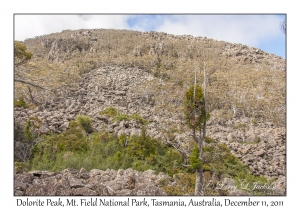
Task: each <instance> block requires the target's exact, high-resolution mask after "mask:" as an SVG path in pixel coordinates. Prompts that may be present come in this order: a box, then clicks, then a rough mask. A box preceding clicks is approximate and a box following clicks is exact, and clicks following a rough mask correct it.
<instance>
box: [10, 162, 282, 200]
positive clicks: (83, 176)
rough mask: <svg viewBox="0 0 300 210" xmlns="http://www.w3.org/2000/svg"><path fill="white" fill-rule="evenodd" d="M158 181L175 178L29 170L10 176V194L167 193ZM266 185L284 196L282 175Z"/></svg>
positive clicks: (246, 193) (134, 173) (167, 182)
mask: <svg viewBox="0 0 300 210" xmlns="http://www.w3.org/2000/svg"><path fill="white" fill-rule="evenodd" d="M163 183H164V184H163ZM220 183H222V186H223V185H225V186H235V184H234V180H233V179H229V178H225V179H224V180H222V181H220ZM162 184H163V185H164V186H165V185H168V186H176V185H177V183H176V178H174V177H173V178H171V177H169V176H168V175H166V174H164V173H159V174H158V175H156V174H155V172H154V171H152V170H148V171H145V172H138V171H135V170H132V169H126V170H123V169H119V170H118V171H115V170H111V169H107V170H106V171H103V170H98V169H93V170H91V171H90V172H89V173H88V172H86V170H85V169H83V168H82V169H80V170H75V169H64V170H62V171H61V172H47V171H33V172H29V173H22V174H15V175H14V195H15V196H166V195H168V194H167V193H166V192H165V191H164V190H163V189H162ZM218 187H220V186H218ZM269 187H270V188H272V189H271V190H269V191H268V192H269V193H271V195H285V188H286V186H285V180H284V178H279V179H278V180H276V181H275V182H274V183H273V184H272V185H270V186H269ZM249 190H250V191H249ZM221 191H222V190H221ZM221 191H220V193H222V192H221ZM216 193H218V190H217V191H216ZM227 194H228V195H229V196H249V195H251V189H248V191H244V190H238V189H234V190H233V188H232V189H229V190H228V192H227ZM220 195H223V194H220Z"/></svg>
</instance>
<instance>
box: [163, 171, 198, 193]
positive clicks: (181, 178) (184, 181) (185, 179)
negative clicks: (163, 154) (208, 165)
mask: <svg viewBox="0 0 300 210" xmlns="http://www.w3.org/2000/svg"><path fill="white" fill-rule="evenodd" d="M174 180H175V181H176V185H175V186H165V187H163V189H164V190H165V191H166V193H167V194H168V195H173V196H181V195H192V194H194V192H195V183H196V176H195V174H188V173H178V174H176V175H174Z"/></svg>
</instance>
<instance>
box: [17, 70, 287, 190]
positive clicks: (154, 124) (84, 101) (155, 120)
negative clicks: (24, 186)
mask: <svg viewBox="0 0 300 210" xmlns="http://www.w3.org/2000/svg"><path fill="white" fill-rule="evenodd" d="M148 82H154V84H157V85H162V86H163V85H164V83H163V82H162V83H161V82H160V80H159V79H157V78H155V77H153V76H152V75H151V74H150V73H148V72H147V71H145V70H142V69H138V68H132V67H125V66H105V67H102V68H99V69H94V70H92V71H90V72H89V73H86V74H83V75H82V79H81V81H80V83H79V84H78V87H77V88H73V89H66V90H64V93H63V94H61V97H58V98H56V99H55V100H53V101H51V102H49V103H46V104H44V105H42V106H38V107H36V108H35V109H33V110H30V109H23V108H15V109H14V117H15V121H16V122H20V123H21V124H24V123H25V122H26V121H27V120H28V118H29V117H31V116H33V117H37V118H38V119H40V120H41V126H40V132H41V133H44V134H46V133H60V132H62V131H65V130H67V129H68V127H69V123H70V121H71V120H75V119H76V117H77V116H78V115H87V116H89V117H91V119H92V121H93V122H92V125H93V128H94V130H95V131H100V130H103V129H105V130H106V131H108V132H111V133H116V134H118V135H120V134H123V133H124V134H126V135H129V136H130V135H134V134H140V132H141V129H142V125H141V124H139V123H138V122H137V121H134V120H130V121H119V122H115V121H113V119H112V118H109V117H107V116H105V115H101V114H100V112H101V111H103V110H105V108H107V107H110V106H113V107H115V108H117V109H118V110H120V111H121V112H122V113H125V114H133V113H138V114H140V115H141V116H142V117H143V118H145V119H147V120H148V121H149V124H148V125H147V134H148V135H150V136H151V137H154V138H157V139H163V134H162V130H163V128H164V126H163V125H164V123H163V122H169V124H171V125H175V126H182V125H183V124H184V118H183V117H182V116H181V118H179V117H178V116H179V115H180V114H178V113H177V114H176V115H175V114H173V113H172V112H171V111H167V110H164V111H160V110H159V109H158V108H157V107H158V106H157V103H158V102H157V101H158V100H156V99H157V98H163V96H162V95H161V93H160V92H156V93H155V94H154V95H153V92H151V91H147V90H146V89H147V88H145V86H144V84H146V83H148ZM143 88H144V89H143ZM176 100H178V98H177V99H176ZM239 123H247V124H249V125H250V124H251V123H248V122H243V121H242V119H235V118H232V119H231V120H228V121H227V122H226V123H225V124H217V123H212V122H210V121H209V122H208V128H207V135H208V136H210V137H212V138H214V139H216V140H217V141H218V142H222V143H225V144H226V145H227V146H228V147H229V148H230V149H231V151H232V153H233V154H234V155H236V156H237V157H239V158H240V159H241V160H242V161H243V162H244V163H245V164H246V165H248V166H249V168H250V169H251V171H252V172H253V174H255V175H266V176H269V177H276V178H280V180H283V184H282V185H285V174H286V148H285V144H286V140H285V135H286V134H285V133H286V129H285V128H284V127H276V126H274V125H273V124H272V123H258V124H257V125H253V126H252V125H250V126H247V127H246V128H245V129H244V131H241V130H239V129H233V125H237V124H239ZM188 132H189V131H188V130H186V132H185V133H183V134H180V135H178V136H181V137H182V138H181V140H183V141H182V142H181V143H182V144H183V143H184V141H185V142H186V141H188V140H187V139H186V136H189V133H188ZM15 145H16V146H17V145H18V144H15ZM16 146H15V149H18V148H17V147H16ZM183 149H184V148H183ZM18 176H19V175H18Z"/></svg>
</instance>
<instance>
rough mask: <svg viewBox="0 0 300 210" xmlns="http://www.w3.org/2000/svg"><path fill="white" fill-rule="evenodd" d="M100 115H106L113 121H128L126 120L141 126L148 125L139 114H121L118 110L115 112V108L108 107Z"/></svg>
mask: <svg viewBox="0 0 300 210" xmlns="http://www.w3.org/2000/svg"><path fill="white" fill-rule="evenodd" d="M100 114H103V115H106V116H108V117H112V118H113V121H122V120H125V121H128V120H135V121H137V122H139V123H140V124H142V125H148V124H149V121H148V120H145V119H144V118H143V117H142V116H141V115H139V114H132V115H128V114H123V113H122V112H120V111H119V110H117V109H116V108H115V107H108V108H106V109H105V110H104V111H101V112H100Z"/></svg>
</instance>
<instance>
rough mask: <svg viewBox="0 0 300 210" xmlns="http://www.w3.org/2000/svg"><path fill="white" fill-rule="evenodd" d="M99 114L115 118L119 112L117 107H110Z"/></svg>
mask: <svg viewBox="0 0 300 210" xmlns="http://www.w3.org/2000/svg"><path fill="white" fill-rule="evenodd" d="M99 114H102V115H106V116H108V117H115V116H117V114H118V110H117V109H116V108H115V107H112V106H111V107H108V108H106V109H105V110H104V111H101V112H100V113H99Z"/></svg>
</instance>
